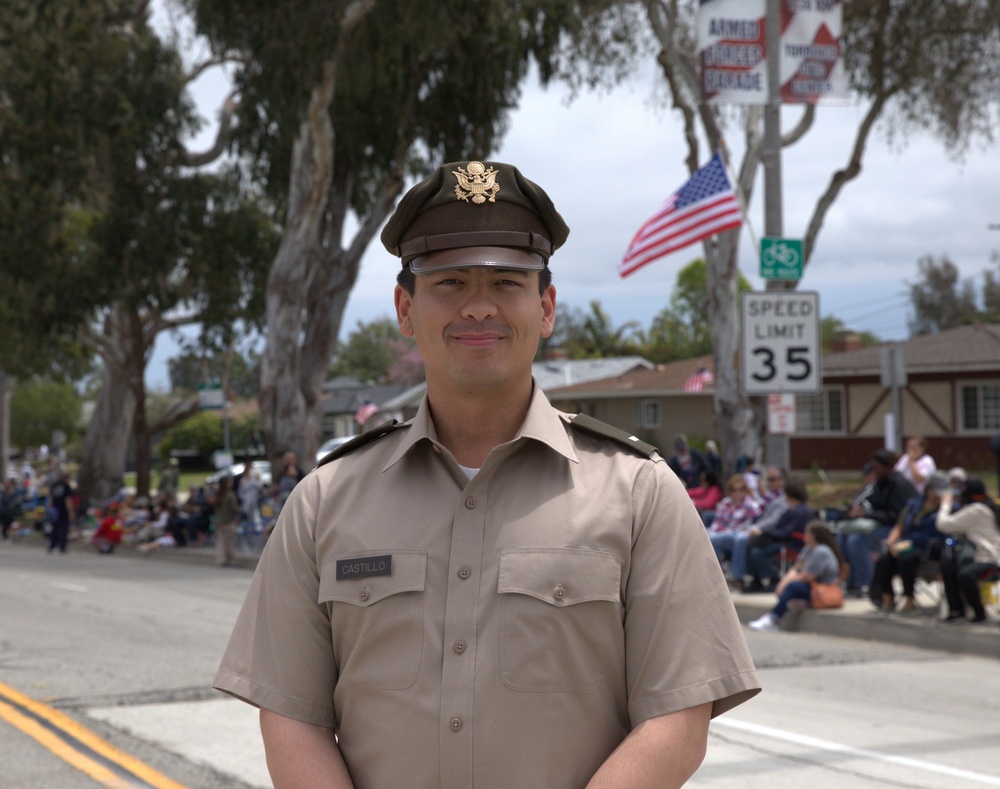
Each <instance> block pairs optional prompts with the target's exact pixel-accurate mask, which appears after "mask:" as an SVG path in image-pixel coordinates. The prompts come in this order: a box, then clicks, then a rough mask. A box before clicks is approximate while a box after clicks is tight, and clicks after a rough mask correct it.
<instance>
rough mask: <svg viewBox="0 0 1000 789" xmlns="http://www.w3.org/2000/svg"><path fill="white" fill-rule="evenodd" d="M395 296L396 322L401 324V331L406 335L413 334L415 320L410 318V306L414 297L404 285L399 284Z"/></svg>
mask: <svg viewBox="0 0 1000 789" xmlns="http://www.w3.org/2000/svg"><path fill="white" fill-rule="evenodd" d="M393 298H394V300H395V302H396V323H398V324H399V331H400V333H401V334H402V335H403V336H404V337H412V336H413V322H412V321H411V320H410V307H411V306H412V304H413V297H412V296H411V295H410V292H409V291H408V290H407V289H406V288H404V287H403V286H402V285H397V286H396V290H395V293H394V294H393Z"/></svg>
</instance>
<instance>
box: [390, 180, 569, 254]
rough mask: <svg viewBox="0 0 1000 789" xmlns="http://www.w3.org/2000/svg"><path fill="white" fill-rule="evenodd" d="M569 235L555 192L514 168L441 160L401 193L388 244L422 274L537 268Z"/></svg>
mask: <svg viewBox="0 0 1000 789" xmlns="http://www.w3.org/2000/svg"><path fill="white" fill-rule="evenodd" d="M568 235H569V228H568V227H567V226H566V223H565V222H564V221H563V218H562V217H561V216H559V212H558V211H556V209H555V206H554V205H553V204H552V200H550V199H549V196H548V195H547V194H545V192H544V191H542V189H541V187H539V186H538V185H537V184H535V183H533V182H531V181H529V180H528V179H527V178H525V177H524V176H523V175H521V173H520V172H519V171H518V169H517V168H516V167H514V166H513V165H509V164H504V163H502V162H477V161H472V162H452V163H451V164H444V165H441V166H440V167H438V168H437V169H436V170H435V171H434V172H433V173H431V175H430V176H429V177H427V178H426V179H424V180H423V181H421V182H420V183H419V184H417V185H416V186H414V187H413V188H412V189H410V191H408V192H407V193H406V194H405V195H403V198H402V199H401V200H400V201H399V205H398V206H397V207H396V211H395V212H394V213H393V215H392V216H391V217H390V218H389V221H388V222H387V223H386V225H385V228H384V229H383V230H382V244H383V245H384V246H385V248H386V249H387V250H389V252H391V253H392V254H393V255H397V256H398V257H400V258H401V259H402V263H403V265H404V266H405V265H407V264H409V266H410V269H411V270H412V271H413V272H414V273H417V274H421V273H426V272H427V271H437V270H439V269H446V268H459V267H465V266H499V267H502V268H518V269H525V270H531V271H539V270H541V269H543V268H545V265H546V263H547V262H548V259H549V256H550V255H551V254H552V253H553V252H554V251H555V250H556V249H557V248H559V247H560V246H562V244H563V242H565V241H566V237H567V236H568ZM430 253H434V255H433V256H432V257H433V259H432V260H428V258H427V255H428V254H430Z"/></svg>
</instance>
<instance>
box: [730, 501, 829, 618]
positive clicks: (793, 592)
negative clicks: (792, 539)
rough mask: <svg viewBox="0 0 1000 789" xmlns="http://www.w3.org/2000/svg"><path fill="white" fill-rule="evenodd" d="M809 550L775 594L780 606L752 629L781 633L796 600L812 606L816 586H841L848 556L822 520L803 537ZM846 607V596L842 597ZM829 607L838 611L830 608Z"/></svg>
mask: <svg viewBox="0 0 1000 789" xmlns="http://www.w3.org/2000/svg"><path fill="white" fill-rule="evenodd" d="M802 541H803V543H804V545H805V547H804V548H803V549H802V552H801V553H800V554H799V557H798V559H796V560H795V564H794V565H792V567H791V568H790V569H789V570H788V572H787V573H785V575H784V576H783V577H782V579H781V581H779V582H778V586H777V587H776V588H775V592H776V593H777V595H778V603H777V605H775V606H774V608H772V609H771V610H770V611H768V612H767V613H766V614H764V616H762V617H760V619H755V620H754V621H753V622H751V623H750V624H749V627H750V629H751V630H764V631H778V630H780V629H781V618H782V617H783V616H784V615H785V613H786V612H787V611H788V607H789V604H790V603H791V602H792V601H793V600H801V601H803V603H805V605H807V606H808V605H810V604H811V597H812V589H813V584H837V585H838V586H839V584H840V579H841V577H842V576H843V574H844V571H845V570H846V567H845V564H844V557H843V556H841V555H840V550H839V549H838V548H837V541H836V539H835V538H834V536H833V532H831V531H830V529H829V527H828V526H827V525H826V524H825V523H824V522H823V521H820V520H812V521H809V523H808V524H807V525H806V529H805V532H804V533H803V536H802ZM840 605H843V597H841V598H840ZM825 607H827V608H838V607H839V606H837V605H835V604H834V605H827V606H825Z"/></svg>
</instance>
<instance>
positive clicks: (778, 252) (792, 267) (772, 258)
mask: <svg viewBox="0 0 1000 789" xmlns="http://www.w3.org/2000/svg"><path fill="white" fill-rule="evenodd" d="M760 276H761V278H763V279H802V240H801V239H798V238H769V237H767V236H765V237H764V238H762V239H761V240H760Z"/></svg>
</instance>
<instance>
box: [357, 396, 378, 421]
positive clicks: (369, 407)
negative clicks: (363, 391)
mask: <svg viewBox="0 0 1000 789" xmlns="http://www.w3.org/2000/svg"><path fill="white" fill-rule="evenodd" d="M377 413H378V406H377V405H375V403H373V402H372V401H371V400H365V402H364V403H362V404H361V407H360V408H358V410H357V412H355V414H354V421H355V422H357V423H358V424H359V425H364V423H365V422H367V421H368V420H369V419H371V418H372V417H373V416H375V414H377Z"/></svg>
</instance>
